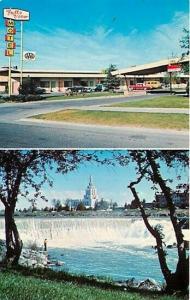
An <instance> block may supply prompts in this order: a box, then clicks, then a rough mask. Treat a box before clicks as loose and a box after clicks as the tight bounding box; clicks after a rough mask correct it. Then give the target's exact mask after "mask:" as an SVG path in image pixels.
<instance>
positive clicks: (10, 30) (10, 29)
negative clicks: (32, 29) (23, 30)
mask: <svg viewBox="0 0 190 300" xmlns="http://www.w3.org/2000/svg"><path fill="white" fill-rule="evenodd" d="M7 33H8V34H16V28H13V27H7Z"/></svg>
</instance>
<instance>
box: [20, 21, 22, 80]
mask: <svg viewBox="0 0 190 300" xmlns="http://www.w3.org/2000/svg"><path fill="white" fill-rule="evenodd" d="M22 81H23V21H21V22H20V85H21V86H22Z"/></svg>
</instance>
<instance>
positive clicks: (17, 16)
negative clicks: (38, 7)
mask: <svg viewBox="0 0 190 300" xmlns="http://www.w3.org/2000/svg"><path fill="white" fill-rule="evenodd" d="M3 15H4V18H7V19H12V20H16V21H28V20H29V19H30V13H29V12H28V11H25V10H20V9H17V8H13V9H12V8H5V9H4V13H3Z"/></svg>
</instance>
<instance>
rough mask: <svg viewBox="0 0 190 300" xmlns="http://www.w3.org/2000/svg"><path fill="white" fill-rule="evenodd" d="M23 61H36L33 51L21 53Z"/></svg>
mask: <svg viewBox="0 0 190 300" xmlns="http://www.w3.org/2000/svg"><path fill="white" fill-rule="evenodd" d="M23 59H24V60H35V59H36V52H33V51H26V52H24V53H23Z"/></svg>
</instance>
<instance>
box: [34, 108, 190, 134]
mask: <svg viewBox="0 0 190 300" xmlns="http://www.w3.org/2000/svg"><path fill="white" fill-rule="evenodd" d="M32 118H36V119H41V120H50V121H59V122H73V123H83V124H98V125H109V126H133V127H134V126H135V127H149V128H164V129H166V128H167V129H177V130H181V129H188V115H185V114H159V113H158V114H154V113H153V114H151V113H128V112H106V111H104V112H103V111H85V110H61V111H58V112H52V113H47V114H41V115H37V116H33V117H32Z"/></svg>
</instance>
